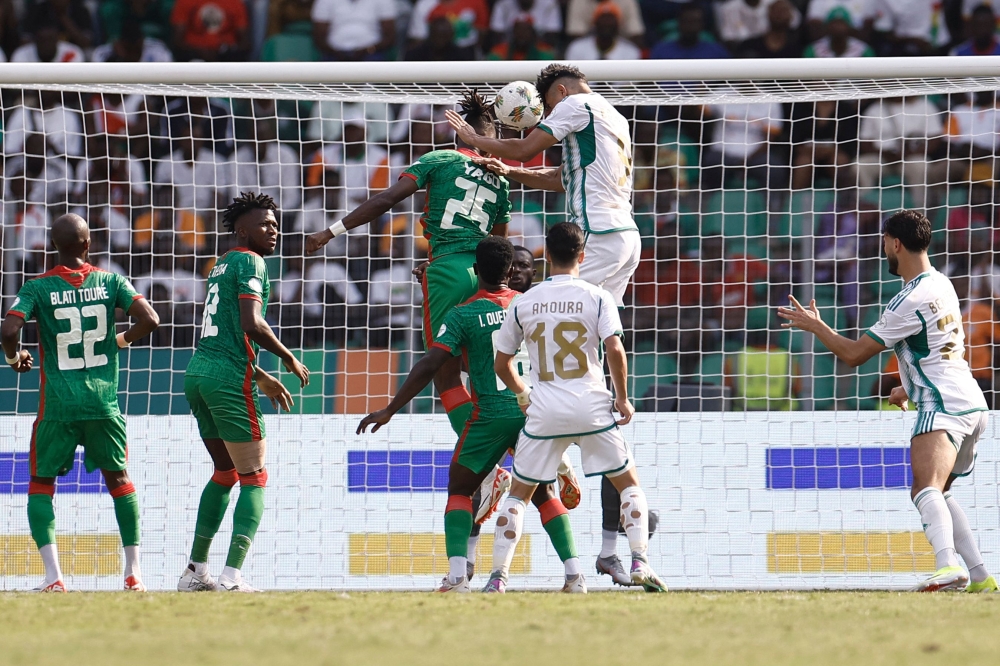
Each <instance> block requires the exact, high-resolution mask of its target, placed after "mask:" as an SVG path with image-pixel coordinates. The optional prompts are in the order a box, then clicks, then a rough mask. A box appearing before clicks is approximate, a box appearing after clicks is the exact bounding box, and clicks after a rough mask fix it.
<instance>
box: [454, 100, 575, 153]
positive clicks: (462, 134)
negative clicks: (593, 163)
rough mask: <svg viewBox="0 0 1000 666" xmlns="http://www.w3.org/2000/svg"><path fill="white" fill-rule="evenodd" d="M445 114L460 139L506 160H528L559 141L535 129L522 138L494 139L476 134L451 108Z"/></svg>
mask: <svg viewBox="0 0 1000 666" xmlns="http://www.w3.org/2000/svg"><path fill="white" fill-rule="evenodd" d="M445 115H446V116H447V117H448V122H449V123H450V124H451V126H452V127H453V128H454V129H455V134H457V135H458V138H459V139H461V140H462V141H464V142H465V143H467V144H469V145H470V146H473V147H475V148H478V149H479V150H481V151H483V152H484V153H489V154H490V155H494V156H495V157H501V158H503V159H505V160H514V161H516V162H528V161H529V160H533V159H535V157H537V156H538V155H539V154H540V153H541V152H542V151H544V150H547V149H548V148H551V147H552V146H554V145H556V144H557V143H559V142H558V141H557V140H556V138H555V137H554V136H552V135H551V134H549V133H548V132H544V131H542V130H535V131H533V132H531V133H529V134H528V136H526V137H524V138H522V139H493V138H491V137H488V136H481V135H479V134H476V130H474V129H473V128H472V125H470V124H469V123H467V122H465V119H464V118H462V116H460V115H459V114H458V113H456V112H455V111H452V110H450V109H449V110H447V111H445Z"/></svg>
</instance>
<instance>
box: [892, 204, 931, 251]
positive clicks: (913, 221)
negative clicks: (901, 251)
mask: <svg viewBox="0 0 1000 666" xmlns="http://www.w3.org/2000/svg"><path fill="white" fill-rule="evenodd" d="M882 233H884V234H886V235H888V236H891V237H892V238H898V239H899V241H900V242H901V243H902V244H903V247H905V248H906V249H907V250H909V251H910V252H925V251H926V250H927V248H928V247H930V245H931V221H930V220H928V219H927V217H926V216H924V215H923V214H922V213H920V212H919V211H915V210H901V211H899V212H898V213H894V214H893V215H891V216H890V217H889V218H888V219H887V220H886V221H885V222H883V223H882Z"/></svg>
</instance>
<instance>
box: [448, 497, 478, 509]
mask: <svg viewBox="0 0 1000 666" xmlns="http://www.w3.org/2000/svg"><path fill="white" fill-rule="evenodd" d="M449 511H468V512H469V513H472V498H471V497H466V496H464V495H448V504H446V505H445V507H444V512H445V513H448V512H449Z"/></svg>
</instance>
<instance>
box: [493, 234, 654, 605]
mask: <svg viewBox="0 0 1000 666" xmlns="http://www.w3.org/2000/svg"><path fill="white" fill-rule="evenodd" d="M584 243H585V239H584V234H583V230H582V229H581V228H580V227H579V226H577V225H575V224H572V223H568V222H563V223H560V224H557V225H555V226H553V227H552V228H551V229H550V230H549V233H548V235H547V237H546V242H545V246H546V255H547V257H548V260H549V262H550V265H551V270H552V277H550V278H548V279H547V280H545V281H544V282H542V283H541V284H540V285H538V286H536V287H535V288H534V289H532V290H531V291H529V292H528V293H526V294H524V295H523V296H521V297H520V298H518V299H517V300H516V301H515V302H514V303H513V304H512V305H511V307H510V309H509V312H508V315H509V316H508V317H507V318H506V319H505V321H504V323H503V325H502V326H501V327H500V332H499V333H498V334H497V336H496V339H495V341H494V344H495V346H496V349H497V354H496V362H495V366H494V369H495V371H496V375H497V378H498V379H499V380H500V381H502V382H503V383H504V384H505V385H506V386H507V388H508V389H510V390H511V392H513V393H514V394H515V395H516V397H517V401H518V404H520V405H522V406H523V408H524V410H525V413H526V414H527V417H528V418H527V421H526V422H525V425H524V429H523V430H522V432H521V435H520V438H519V439H518V442H517V449H516V450H515V452H514V468H513V475H514V480H513V482H512V484H511V489H510V495H509V497H508V498H507V500H506V501H505V502H504V504H503V506H502V507H501V509H500V512H499V517H498V518H497V526H496V532H495V534H494V541H493V573H492V574H491V575H490V581H489V583H487V585H486V591H495V592H502V591H504V588H505V587H506V580H507V573H508V570H509V567H510V562H511V558H512V557H513V554H514V548H515V547H516V546H517V542H518V540H519V539H520V538H521V530H522V526H523V522H524V509H525V500H526V498H529V497H531V494H532V492H534V490H535V487H536V486H537V485H538V484H540V483H552V482H554V481H555V479H556V474H557V472H558V469H559V463H560V460H561V459H562V455H563V453H565V451H566V449H567V448H568V447H569V445H570V444H576V445H577V446H579V447H580V453H581V458H582V460H583V471H584V474H586V475H587V476H595V475H604V476H608V477H610V479H611V483H612V484H614V487H615V488H616V489H617V490H618V492H619V497H620V502H621V515H622V518H623V522H624V524H625V533H626V535H627V536H628V541H629V546H630V547H631V549H632V568H631V572H630V577H631V579H632V582H634V583H635V584H637V585H642V586H643V587H644V588H645V589H646V590H647V591H651V592H662V591H666V589H667V588H666V586H665V585H664V584H663V582H662V581H661V580H660V578H659V576H657V575H656V573H655V572H654V571H653V569H652V568H651V567H650V566H649V561H648V559H647V554H646V550H647V545H648V540H649V510H648V508H647V505H646V495H645V493H644V492H643V490H642V488H640V487H639V476H638V474H637V473H636V470H635V464H634V461H633V460H632V451H631V449H630V447H629V445H628V443H627V442H626V441H625V439H624V437H622V434H621V431H620V430H619V429H618V426H620V425H625V424H627V423H628V422H629V421H630V420H631V419H632V414H633V413H634V411H635V410H634V409H633V407H632V405H631V403H630V402H629V400H628V392H627V390H628V388H627V386H626V380H627V378H628V364H627V360H626V357H625V347H624V345H623V344H622V341H621V337H620V336H621V334H622V330H621V329H622V326H621V319H620V318H619V316H618V309H617V307H616V305H615V301H614V298H613V297H612V296H611V294H610V293H609V292H608V291H607V290H604V289H601V288H599V287H595V286H594V285H592V284H590V283H588V282H586V281H584V280H581V279H579V266H580V264H581V263H583V260H584ZM602 341H603V343H604V350H605V355H606V356H607V359H608V367H609V368H610V371H611V381H612V383H613V385H614V389H615V395H614V397H612V394H611V392H610V391H609V390H608V388H607V386H606V384H605V380H604V371H603V364H602V362H601V358H600V356H601V355H600V349H601V342H602ZM522 343H527V347H528V355H529V357H530V360H531V386H530V387H529V386H528V385H527V384H525V382H524V381H523V380H522V379H521V377H520V376H519V374H518V373H517V372H515V369H516V363H517V355H518V354H519V352H520V350H521V345H522ZM532 387H534V388H532ZM612 410H617V411H618V413H619V414H621V419H618V420H616V419H615V417H614V414H613V412H612Z"/></svg>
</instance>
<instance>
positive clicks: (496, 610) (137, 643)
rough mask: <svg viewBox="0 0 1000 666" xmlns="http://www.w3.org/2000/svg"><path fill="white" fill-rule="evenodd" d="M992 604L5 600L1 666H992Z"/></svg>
mask: <svg viewBox="0 0 1000 666" xmlns="http://www.w3.org/2000/svg"><path fill="white" fill-rule="evenodd" d="M998 626H1000V595H989V596H973V595H964V594H957V593H952V594H937V595H917V594H906V593H890V592H816V593H793V592H778V593H746V592H737V593H719V592H679V593H670V594H665V595H648V594H642V593H598V594H590V595H588V596H573V597H569V596H562V595H559V594H554V593H509V594H507V595H506V596H502V597H501V596H499V595H497V596H486V595H481V594H471V595H464V596H451V595H436V594H432V593H353V592H352V593H340V592H302V593H268V594H260V595H237V594H222V593H214V594H213V593H202V594H190V595H181V594H146V595H138V594H123V593H71V594H67V595H29V594H15V593H4V594H0V664H4V665H6V664H38V665H44V664H72V665H73V666H89V665H90V664H100V665H101V666H116V665H117V664H123V665H124V664H128V665H129V666H137V665H142V666H159V665H160V664H164V665H166V664H169V665H171V666H178V665H186V664H226V665H227V666H231V665H232V664H268V665H272V664H294V665H295V666H303V665H305V664H350V665H352V666H354V665H364V666H369V665H372V664H428V665H430V664H433V665H434V666H445V665H449V664H456V665H457V664H461V665H463V666H466V665H468V664H477V663H481V664H502V663H505V662H506V663H512V664H527V663H548V664H560V665H562V666H583V665H589V664H595V665H601V666H605V665H610V664H647V663H648V664H662V665H665V666H666V665H669V666H682V665H686V664H698V665H708V664H747V665H750V664H761V665H767V666H774V665H775V664H808V665H810V666H822V665H824V664H851V666H869V665H879V664H905V665H906V666H916V665H919V664H945V663H949V664H960V665H961V666H971V665H973V664H996V663H1000V654H998V652H997V639H996V636H997V627H998Z"/></svg>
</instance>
